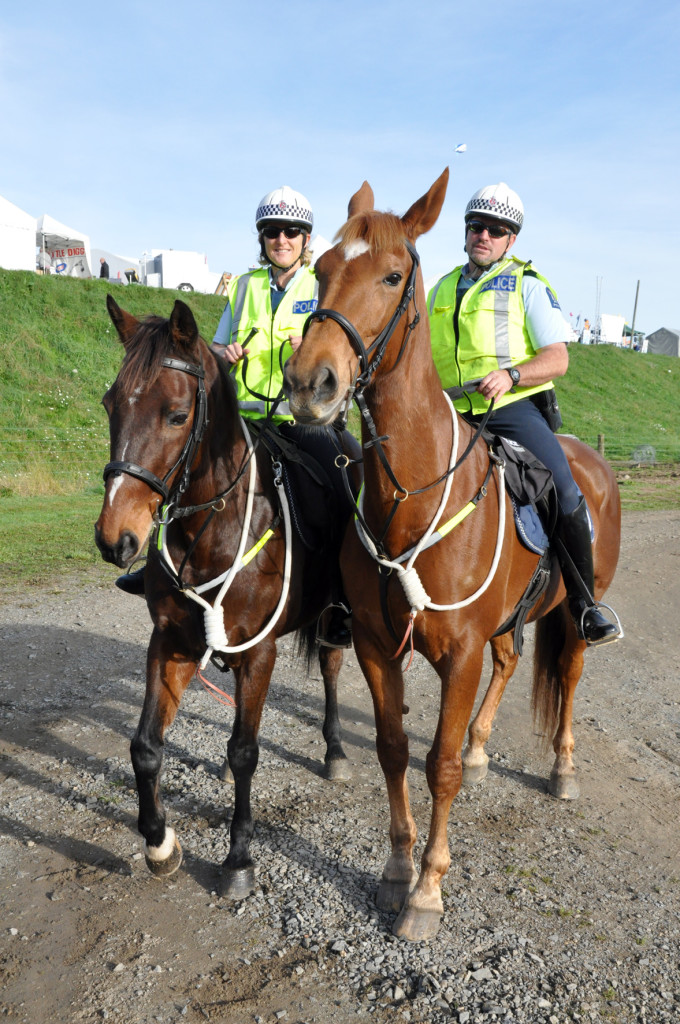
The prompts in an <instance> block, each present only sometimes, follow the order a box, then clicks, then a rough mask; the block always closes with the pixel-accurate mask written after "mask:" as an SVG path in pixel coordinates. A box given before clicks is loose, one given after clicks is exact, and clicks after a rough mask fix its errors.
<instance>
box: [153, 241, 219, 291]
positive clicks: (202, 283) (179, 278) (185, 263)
mask: <svg viewBox="0 0 680 1024" xmlns="http://www.w3.org/2000/svg"><path fill="white" fill-rule="evenodd" d="M220 276H221V275H220V274H218V273H215V272H213V271H210V270H208V257H207V256H206V255H205V253H202V252H189V251H186V250H183V249H152V250H151V252H150V253H144V254H143V256H142V258H141V260H140V279H141V283H142V284H145V285H147V286H148V287H149V288H177V289H178V290H179V291H182V292H211V293H212V292H214V291H215V289H216V287H217V285H218V283H219V280H220Z"/></svg>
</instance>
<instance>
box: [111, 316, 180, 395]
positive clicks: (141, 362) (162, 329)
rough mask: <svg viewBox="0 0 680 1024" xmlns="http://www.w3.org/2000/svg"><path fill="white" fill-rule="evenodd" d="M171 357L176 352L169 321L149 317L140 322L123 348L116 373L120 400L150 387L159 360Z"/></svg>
mask: <svg viewBox="0 0 680 1024" xmlns="http://www.w3.org/2000/svg"><path fill="white" fill-rule="evenodd" d="M171 355H176V353H175V352H174V349H173V345H172V340H171V337H170V321H169V320H166V319H164V317H162V316H153V315H152V316H147V317H145V318H144V319H143V320H141V321H140V324H139V327H138V328H137V330H136V331H135V333H134V335H133V337H132V339H131V340H130V342H129V343H128V344H127V346H126V349H125V358H124V359H123V365H122V366H121V368H120V372H119V374H118V380H117V385H118V388H119V390H120V395H121V398H130V397H131V396H132V395H134V394H135V392H136V391H137V390H138V389H139V388H148V387H151V386H152V385H153V384H154V383H155V382H156V380H157V378H158V374H159V373H160V371H161V369H162V367H163V360H164V359H165V358H166V357H167V356H171Z"/></svg>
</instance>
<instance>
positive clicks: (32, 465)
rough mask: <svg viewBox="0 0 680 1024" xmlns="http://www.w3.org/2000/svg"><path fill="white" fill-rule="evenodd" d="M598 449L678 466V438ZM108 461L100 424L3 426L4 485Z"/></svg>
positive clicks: (0, 482)
mask: <svg viewBox="0 0 680 1024" xmlns="http://www.w3.org/2000/svg"><path fill="white" fill-rule="evenodd" d="M581 440H583V441H585V443H586V444H589V445H590V446H591V447H592V448H595V449H597V450H598V451H599V452H600V453H601V454H602V455H604V457H605V458H606V459H607V461H608V462H609V463H610V465H611V466H612V467H613V468H614V469H626V468H627V467H631V466H642V467H644V466H655V467H657V469H659V468H662V467H666V466H667V467H669V468H673V467H677V466H678V465H679V464H680V438H678V439H677V440H673V441H664V442H663V443H658V441H656V440H655V441H646V440H640V439H637V440H636V441H635V442H631V441H630V440H627V441H621V440H619V439H617V438H615V437H609V436H606V435H603V434H599V435H593V436H591V437H582V438H581ZM108 461H109V443H108V437H107V436H104V435H103V434H102V431H101V428H99V427H94V426H93V427H83V428H79V429H78V430H70V431H57V430H49V431H43V432H38V431H27V430H26V429H25V428H19V427H17V428H12V427H11V426H2V427H0V487H1V488H5V489H9V490H15V489H16V490H19V491H20V490H25V489H26V487H27V486H28V487H30V486H31V481H32V482H33V485H34V486H35V487H36V488H38V489H40V482H41V480H42V481H49V480H53V481H57V482H59V483H60V484H62V485H68V486H71V487H73V488H74V489H75V488H81V487H83V486H87V485H92V486H94V485H96V484H99V483H101V480H102V470H103V468H104V466H105V465H106V463H107V462H108Z"/></svg>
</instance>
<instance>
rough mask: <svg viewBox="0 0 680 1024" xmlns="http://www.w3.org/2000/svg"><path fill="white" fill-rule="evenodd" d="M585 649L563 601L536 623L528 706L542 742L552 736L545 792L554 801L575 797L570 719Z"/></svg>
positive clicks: (572, 738)
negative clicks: (551, 764) (540, 732)
mask: <svg viewBox="0 0 680 1024" xmlns="http://www.w3.org/2000/svg"><path fill="white" fill-rule="evenodd" d="M585 649H586V644H585V641H584V640H579V638H578V637H577V635H576V630H575V628H574V624H573V622H572V621H571V616H570V614H569V610H568V607H567V604H566V601H565V602H564V603H563V604H562V605H560V606H558V607H557V608H554V609H553V610H552V611H551V612H549V613H548V615H547V616H545V618H542V619H539V620H538V622H537V623H536V645H535V652H534V688H533V695H532V702H533V707H534V717H535V719H536V722H537V724H538V726H539V728H540V729H541V731H542V732H543V733H544V734H545V737H546V740H547V739H548V738H549V737H550V736H551V735H552V736H553V750H554V751H555V763H554V765H553V768H552V771H551V773H550V779H549V782H548V792H549V793H550V794H551V795H552V796H554V797H557V799H558V800H576V799H577V797H578V796H579V785H578V782H577V779H576V768H575V767H574V761H573V757H572V754H573V752H574V733H573V731H572V718H573V711H574V695H575V693H576V686H577V684H578V681H579V679H580V678H581V673H582V672H583V655H584V653H585Z"/></svg>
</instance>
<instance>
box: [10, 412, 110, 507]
mask: <svg viewBox="0 0 680 1024" xmlns="http://www.w3.org/2000/svg"><path fill="white" fill-rule="evenodd" d="M108 460H109V441H108V437H107V436H102V435H101V432H100V431H99V430H96V429H95V428H91V429H90V428H82V429H79V430H73V431H56V430H50V431H45V432H42V433H40V432H37V431H31V432H27V431H26V430H22V429H20V428H17V429H12V428H11V427H0V488H3V489H5V490H10V491H14V490H16V491H18V492H22V491H25V490H26V489H27V487H28V488H29V489H30V487H31V486H33V487H35V489H36V491H37V492H40V491H41V490H42V489H43V485H44V484H45V483H47V482H49V481H56V482H58V483H60V484H63V485H70V486H71V487H73V488H74V489H77V488H82V487H84V486H87V485H90V484H91V485H94V484H98V483H99V482H101V479H102V470H103V468H104V466H105V465H106V463H107V462H108Z"/></svg>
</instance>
